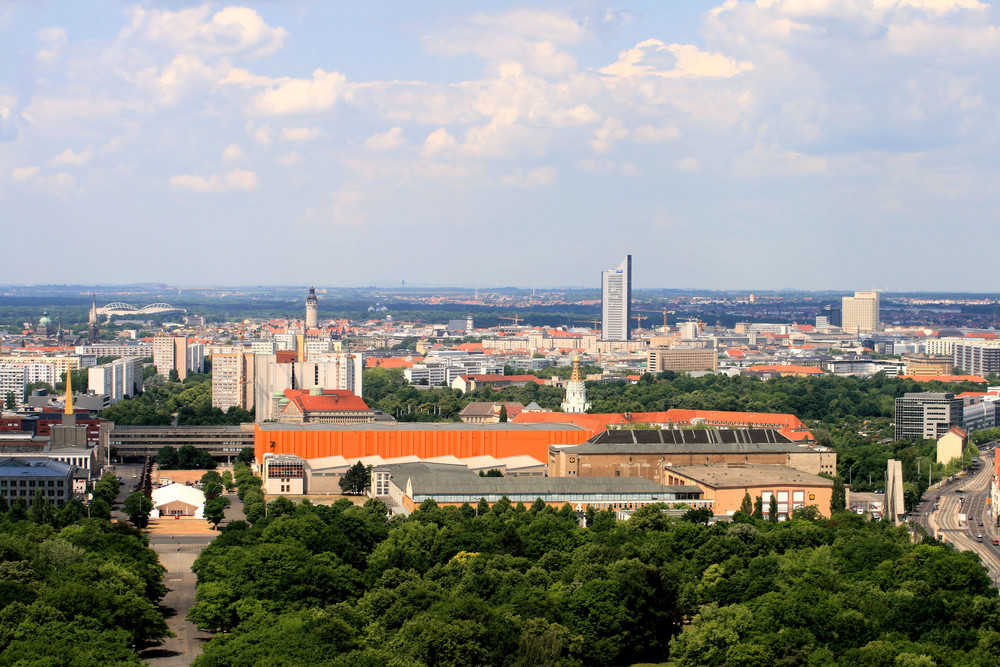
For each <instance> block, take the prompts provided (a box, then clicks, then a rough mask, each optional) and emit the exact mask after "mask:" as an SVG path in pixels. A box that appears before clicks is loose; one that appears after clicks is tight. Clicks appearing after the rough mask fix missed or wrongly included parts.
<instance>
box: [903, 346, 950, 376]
mask: <svg viewBox="0 0 1000 667" xmlns="http://www.w3.org/2000/svg"><path fill="white" fill-rule="evenodd" d="M899 360H900V361H902V362H903V364H904V365H905V366H906V375H911V376H927V375H951V371H952V369H953V368H954V363H953V362H952V358H951V357H950V356H948V357H939V356H936V355H932V354H917V353H905V352H904V353H903V354H901V355H899Z"/></svg>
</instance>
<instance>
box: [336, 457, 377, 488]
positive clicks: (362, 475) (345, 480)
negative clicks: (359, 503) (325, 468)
mask: <svg viewBox="0 0 1000 667" xmlns="http://www.w3.org/2000/svg"><path fill="white" fill-rule="evenodd" d="M370 485H371V470H370V469H368V468H366V467H365V465H364V464H363V463H361V461H358V462H357V463H355V464H354V465H353V466H351V467H350V468H349V469H348V470H347V472H346V473H344V476H343V477H341V478H340V490H341V491H343V492H344V493H350V494H361V493H364V491H365V489H366V488H367V487H368V486H370Z"/></svg>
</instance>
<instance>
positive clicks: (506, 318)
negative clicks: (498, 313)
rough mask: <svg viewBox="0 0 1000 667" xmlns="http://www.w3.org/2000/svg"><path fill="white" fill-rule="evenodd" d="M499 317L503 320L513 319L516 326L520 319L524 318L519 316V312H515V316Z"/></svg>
mask: <svg viewBox="0 0 1000 667" xmlns="http://www.w3.org/2000/svg"><path fill="white" fill-rule="evenodd" d="M498 319H501V320H512V321H513V322H514V326H515V327H516V326H517V323H518V321H521V320H522V318H519V317H518V316H517V313H514V317H499V318H498Z"/></svg>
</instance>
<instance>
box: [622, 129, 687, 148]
mask: <svg viewBox="0 0 1000 667" xmlns="http://www.w3.org/2000/svg"><path fill="white" fill-rule="evenodd" d="M679 136H681V132H680V130H678V129H677V127H676V126H674V125H665V126H663V127H657V126H655V125H642V126H640V127H637V128H635V129H634V130H632V133H631V134H630V135H629V139H631V140H632V141H635V142H638V143H641V144H659V143H663V142H665V141H671V140H672V139H676V138H677V137H679Z"/></svg>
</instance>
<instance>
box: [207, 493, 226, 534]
mask: <svg viewBox="0 0 1000 667" xmlns="http://www.w3.org/2000/svg"><path fill="white" fill-rule="evenodd" d="M229 505H230V502H229V498H225V497H223V496H219V497H217V498H212V499H211V500H206V501H205V509H204V511H203V512H202V515H203V516H204V517H205V520H206V521H208V522H209V523H210V524H212V527H213V528H216V529H218V527H219V524H220V523H222V520H223V519H224V518H226V508H227V507H229Z"/></svg>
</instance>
